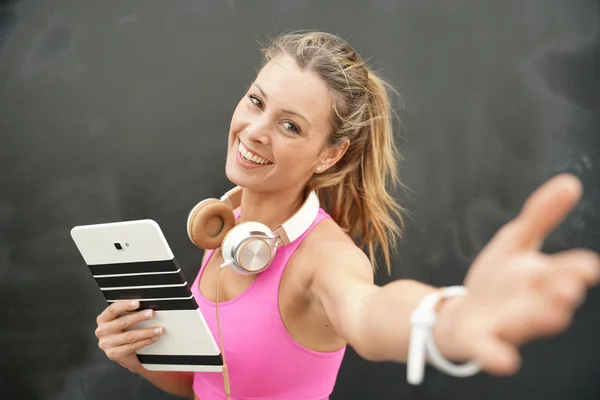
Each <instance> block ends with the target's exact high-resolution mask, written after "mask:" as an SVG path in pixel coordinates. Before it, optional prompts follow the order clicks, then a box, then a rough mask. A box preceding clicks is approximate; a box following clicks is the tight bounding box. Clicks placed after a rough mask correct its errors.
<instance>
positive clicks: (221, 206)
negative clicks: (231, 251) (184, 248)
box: [187, 199, 235, 249]
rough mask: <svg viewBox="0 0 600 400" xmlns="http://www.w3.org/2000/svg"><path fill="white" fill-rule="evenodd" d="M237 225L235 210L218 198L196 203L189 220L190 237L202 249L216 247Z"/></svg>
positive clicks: (188, 230)
mask: <svg viewBox="0 0 600 400" xmlns="http://www.w3.org/2000/svg"><path fill="white" fill-rule="evenodd" d="M234 226H235V216H234V215H233V210H232V209H231V208H230V207H229V206H228V205H227V204H225V203H223V202H221V201H219V200H217V199H206V200H203V201H201V202H200V203H198V204H196V206H195V207H194V208H193V209H192V211H190V214H189V215H188V220H187V232H188V237H189V238H190V240H191V241H192V243H194V245H196V246H197V247H199V248H201V249H216V248H217V247H219V246H220V245H221V242H222V241H223V238H224V237H225V235H226V234H227V232H229V231H230V230H231V228H233V227H234Z"/></svg>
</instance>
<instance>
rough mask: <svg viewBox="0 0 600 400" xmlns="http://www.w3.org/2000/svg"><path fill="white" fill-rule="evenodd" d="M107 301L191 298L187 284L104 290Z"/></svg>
mask: <svg viewBox="0 0 600 400" xmlns="http://www.w3.org/2000/svg"><path fill="white" fill-rule="evenodd" d="M102 293H103V294H104V297H105V298H106V300H129V299H138V300H141V299H156V298H168V297H190V296H191V295H192V293H191V292H190V289H189V288H188V286H187V284H186V285H183V286H175V287H162V288H138V289H116V290H102Z"/></svg>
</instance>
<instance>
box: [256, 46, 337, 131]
mask: <svg viewBox="0 0 600 400" xmlns="http://www.w3.org/2000/svg"><path fill="white" fill-rule="evenodd" d="M256 83H257V84H258V85H259V86H260V87H261V89H263V90H264V91H265V94H266V95H267V106H268V107H273V108H277V109H288V110H293V111H295V112H298V113H300V114H302V115H303V116H304V117H305V118H307V119H308V120H309V121H310V122H311V124H312V125H313V128H317V127H319V128H325V129H327V128H328V126H329V120H330V115H331V114H330V113H331V92H330V91H329V88H328V87H327V85H326V84H325V82H324V81H323V80H322V79H321V78H320V77H319V76H318V75H317V74H316V73H315V72H314V71H312V70H310V69H305V70H302V69H300V68H299V67H298V65H297V64H296V63H295V62H294V60H293V59H292V58H291V57H289V56H287V55H282V56H279V57H277V58H275V59H273V60H271V61H269V62H268V63H267V64H266V65H265V66H264V67H263V68H262V69H261V71H260V72H259V74H258V76H257V77H256Z"/></svg>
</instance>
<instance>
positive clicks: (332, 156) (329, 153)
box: [315, 139, 350, 173]
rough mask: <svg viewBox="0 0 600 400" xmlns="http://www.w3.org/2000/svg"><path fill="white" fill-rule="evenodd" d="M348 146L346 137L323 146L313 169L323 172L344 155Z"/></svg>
mask: <svg viewBox="0 0 600 400" xmlns="http://www.w3.org/2000/svg"><path fill="white" fill-rule="evenodd" d="M348 146H350V140H348V139H344V141H343V142H342V143H340V144H336V145H334V146H325V148H324V149H323V151H322V152H321V156H320V157H319V162H318V163H317V165H316V166H315V171H316V172H317V173H321V172H325V171H327V170H328V169H329V168H331V167H332V166H333V165H335V164H336V163H337V162H338V161H339V160H340V158H342V157H343V156H344V154H345V153H346V150H348Z"/></svg>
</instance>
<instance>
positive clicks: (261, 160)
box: [238, 142, 269, 164]
mask: <svg viewBox="0 0 600 400" xmlns="http://www.w3.org/2000/svg"><path fill="white" fill-rule="evenodd" d="M238 150H239V151H240V153H241V154H242V157H243V158H244V159H245V160H246V161H251V162H253V163H255V164H268V163H269V161H268V160H266V159H264V158H262V157H259V156H257V155H254V154H252V153H250V152H249V151H248V150H246V148H245V147H244V145H243V144H242V142H240V144H239V145H238Z"/></svg>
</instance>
